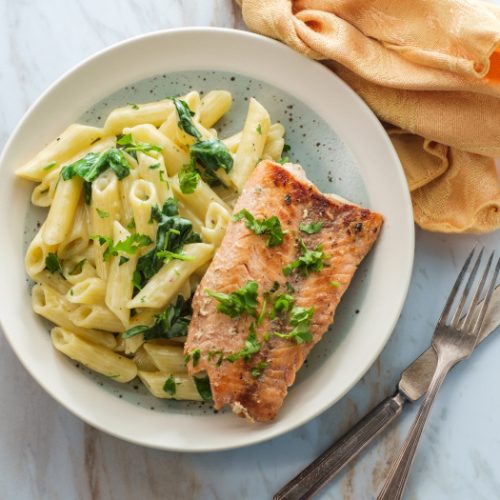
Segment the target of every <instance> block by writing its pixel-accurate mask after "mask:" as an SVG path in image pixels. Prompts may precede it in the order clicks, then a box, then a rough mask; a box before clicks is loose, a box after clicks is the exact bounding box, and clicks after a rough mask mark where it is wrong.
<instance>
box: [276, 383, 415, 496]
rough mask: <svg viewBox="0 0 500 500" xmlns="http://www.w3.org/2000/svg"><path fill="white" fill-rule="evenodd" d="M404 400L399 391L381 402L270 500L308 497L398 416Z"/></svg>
mask: <svg viewBox="0 0 500 500" xmlns="http://www.w3.org/2000/svg"><path fill="white" fill-rule="evenodd" d="M406 401H407V399H406V398H405V396H404V395H403V394H402V393H400V392H397V393H396V394H395V395H394V396H392V397H390V398H387V399H385V400H384V401H382V402H381V403H380V404H379V405H378V406H376V407H375V408H374V409H373V410H372V411H371V412H370V413H369V414H368V415H366V416H365V417H364V418H363V419H361V420H360V421H359V422H358V423H357V424H356V425H355V426H354V427H352V428H351V429H350V430H349V431H348V432H346V433H345V434H344V435H343V436H342V437H341V438H340V439H339V440H338V441H337V442H335V443H334V444H333V445H332V446H330V448H328V449H327V450H326V451H325V452H324V453H323V454H322V455H320V456H319V457H318V458H317V459H316V460H314V462H312V463H311V464H310V465H309V466H307V467H306V468H305V469H304V470H303V471H302V472H300V473H299V474H298V475H297V476H296V477H294V478H293V479H292V480H291V481H290V482H289V483H287V484H286V485H285V486H284V487H283V488H281V490H280V491H278V493H276V494H275V495H274V497H273V500H299V499H306V498H311V496H312V495H314V493H316V492H317V491H318V490H319V489H320V488H321V487H323V486H324V485H325V484H326V483H328V481H330V480H331V479H332V478H333V477H334V476H335V475H336V474H338V473H339V472H340V471H341V470H342V469H343V468H344V467H345V466H346V465H347V464H348V463H349V462H350V461H351V460H353V459H354V458H355V457H356V456H357V455H358V454H359V453H360V452H361V451H362V450H363V449H364V448H365V447H366V446H367V445H368V444H369V443H370V442H371V441H372V440H373V439H374V438H375V436H377V435H378V434H379V433H380V432H381V431H382V430H384V429H385V428H386V427H387V426H388V425H389V424H390V423H391V422H392V421H393V420H395V419H396V418H397V417H398V416H399V415H400V414H401V412H402V411H403V407H404V404H405V403H406Z"/></svg>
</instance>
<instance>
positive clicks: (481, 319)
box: [474, 254, 500, 336]
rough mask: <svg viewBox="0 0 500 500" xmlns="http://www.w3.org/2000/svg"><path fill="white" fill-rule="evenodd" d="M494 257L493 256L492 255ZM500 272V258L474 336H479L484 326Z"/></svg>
mask: <svg viewBox="0 0 500 500" xmlns="http://www.w3.org/2000/svg"><path fill="white" fill-rule="evenodd" d="M492 257H493V254H492ZM499 272H500V258H499V259H498V260H497V265H496V267H495V271H494V273H493V276H492V277H491V281H490V286H489V288H488V292H487V293H486V297H485V298H484V301H483V304H482V306H481V312H480V313H479V316H478V318H477V320H476V324H475V325H474V334H475V335H476V336H477V335H478V333H479V332H480V330H481V327H482V326H483V321H484V318H485V316H486V311H487V309H488V306H489V303H490V301H491V297H492V295H493V290H494V289H495V283H496V281H497V278H498V273H499Z"/></svg>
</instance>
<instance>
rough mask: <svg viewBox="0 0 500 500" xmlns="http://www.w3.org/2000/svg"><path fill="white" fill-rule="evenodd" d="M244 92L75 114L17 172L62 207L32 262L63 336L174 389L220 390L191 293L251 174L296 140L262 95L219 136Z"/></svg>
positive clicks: (82, 357)
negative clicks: (196, 327)
mask: <svg viewBox="0 0 500 500" xmlns="http://www.w3.org/2000/svg"><path fill="white" fill-rule="evenodd" d="M231 104H232V97H231V94H230V93H229V92H227V91H223V90H214V91H211V92H209V93H208V94H206V95H205V96H204V97H203V98H200V94H199V93H198V92H190V93H189V94H187V95H185V96H183V97H180V98H174V97H172V98H167V99H164V100H161V101H158V102H152V103H146V104H139V105H137V104H131V105H127V106H125V107H122V108H118V109H115V110H114V111H112V112H111V113H110V115H109V116H108V118H107V120H106V122H105V124H104V126H103V127H102V128H96V127H91V126H84V125H78V124H74V125H71V126H69V127H68V128H67V129H66V130H65V131H64V132H63V133H62V134H61V135H60V137H58V138H57V139H56V140H55V141H53V142H52V143H51V144H49V145H48V146H46V147H45V148H44V149H43V150H42V151H41V152H40V153H39V154H38V155H36V156H35V158H33V159H32V160H31V161H30V162H28V163H27V164H26V165H24V166H22V167H21V168H19V169H18V170H17V172H16V174H17V175H18V176H20V177H22V178H25V179H28V180H31V181H35V182H38V183H39V184H38V185H37V186H36V187H35V189H34V190H33V194H32V203H33V204H34V205H36V206H39V207H47V208H48V215H47V218H46V220H45V221H44V222H43V224H42V225H41V228H40V230H39V232H38V234H37V235H36V236H35V238H34V239H33V241H32V242H31V244H30V245H29V248H28V250H27V253H26V261H25V262H26V270H27V272H28V275H29V276H30V277H31V278H32V280H33V281H34V282H35V285H34V286H33V289H32V304H33V309H34V311H35V312H36V313H37V314H39V315H41V316H43V317H44V318H46V319H48V320H49V321H51V322H52V323H54V324H55V325H56V326H54V327H53V328H52V330H51V338H52V342H53V344H54V346H55V347H56V349H58V350H59V351H61V352H62V353H64V354H66V355H67V356H69V357H70V358H72V359H73V360H76V361H78V362H80V363H82V364H84V365H85V366H87V367H88V368H90V369H92V370H94V371H96V372H99V373H101V374H103V375H105V376H107V377H110V378H112V379H114V380H116V381H118V382H128V381H130V380H132V379H133V378H135V377H136V376H139V378H140V379H141V380H142V382H143V383H144V384H145V385H146V387H147V388H148V389H149V390H150V392H151V393H152V394H153V395H154V396H156V397H160V398H175V399H191V400H204V399H209V398H210V385H209V382H208V379H207V377H206V375H203V374H202V375H200V376H194V377H191V376H189V375H188V373H187V370H186V366H185V359H184V354H183V342H184V340H185V337H186V333H187V328H188V325H189V322H190V319H191V312H192V311H191V296H192V294H193V293H194V291H195V289H196V287H197V285H198V283H199V282H200V280H201V278H202V277H203V275H204V272H205V271H206V269H207V267H208V265H209V263H210V261H211V259H212V257H213V255H214V252H215V251H216V249H217V248H218V246H219V245H220V243H221V241H222V238H223V236H224V233H225V230H226V228H227V226H228V224H229V222H230V221H231V212H232V209H233V206H234V204H235V202H236V200H237V198H238V195H239V193H240V192H241V190H242V188H243V185H244V184H245V182H246V180H247V179H248V177H249V176H250V174H251V173H252V171H253V169H254V168H255V166H256V165H257V163H258V162H259V161H260V160H261V159H272V160H278V159H280V158H281V155H282V151H283V147H284V139H283V136H284V132H285V130H284V127H283V126H282V125H281V124H278V123H275V124H271V120H270V117H269V113H268V112H267V111H266V109H265V108H264V107H263V106H262V105H261V104H260V103H259V102H257V101H256V100H255V99H253V98H252V99H250V101H249V107H248V113H247V116H246V120H245V123H244V127H243V129H242V131H241V132H239V133H238V134H235V135H233V136H231V137H228V138H225V139H222V140H221V139H219V138H218V137H217V132H216V130H215V129H213V128H212V127H213V125H214V124H215V123H216V122H217V121H218V120H219V119H220V118H221V117H222V116H223V115H224V114H225V113H226V112H227V111H228V110H229V109H230V107H231Z"/></svg>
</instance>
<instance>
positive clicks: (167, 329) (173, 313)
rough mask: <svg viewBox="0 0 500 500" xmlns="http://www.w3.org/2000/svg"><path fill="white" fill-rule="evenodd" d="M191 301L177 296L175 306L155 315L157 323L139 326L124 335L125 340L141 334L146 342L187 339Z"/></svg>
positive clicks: (171, 305)
mask: <svg viewBox="0 0 500 500" xmlns="http://www.w3.org/2000/svg"><path fill="white" fill-rule="evenodd" d="M191 314H192V310H191V301H189V300H188V301H186V300H184V297H182V295H178V296H177V300H176V301H175V304H170V305H169V306H168V307H167V308H166V309H165V310H164V311H163V312H162V313H160V314H156V315H155V322H154V323H153V325H151V326H146V325H137V326H134V327H132V328H130V329H128V330H127V331H125V332H124V333H123V334H122V338H123V339H129V338H131V337H134V336H135V335H139V334H140V333H142V334H144V340H145V341H146V342H147V341H149V340H156V339H173V338H176V337H185V336H186V334H187V329H188V326H189V322H190V321H191Z"/></svg>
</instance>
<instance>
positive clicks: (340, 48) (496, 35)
mask: <svg viewBox="0 0 500 500" xmlns="http://www.w3.org/2000/svg"><path fill="white" fill-rule="evenodd" d="M237 1H238V3H239V4H240V5H241V8H242V12H243V18H244V20H245V23H246V24H247V26H248V27H249V28H250V29H251V30H253V31H255V32H258V33H261V34H263V35H267V36H270V37H272V38H275V39H278V40H281V41H283V42H285V43H286V44H288V45H289V46H290V47H292V48H294V49H295V50H297V51H299V52H301V53H303V54H305V55H307V56H309V57H311V58H314V59H320V60H323V61H325V64H327V65H328V66H329V67H330V68H331V69H332V70H333V71H335V72H336V73H337V74H338V75H339V76H340V77H341V78H342V79H343V80H344V81H346V82H347V83H348V84H349V85H350V86H351V87H352V88H353V89H354V90H355V91H356V92H357V93H358V94H359V95H360V96H361V97H362V98H363V99H364V100H365V102H366V103H367V104H368V105H369V106H370V107H371V108H372V110H373V111H374V112H375V113H376V114H377V116H378V117H379V118H380V119H381V120H382V121H383V123H384V125H385V127H386V130H387V132H388V134H389V136H390V137H391V139H392V142H393V144H394V147H395V148H396V151H397V152H398V154H399V157H400V159H401V163H402V164H403V168H404V170H405V173H406V177H407V180H408V186H409V189H410V191H411V194H412V200H413V210H414V216H415V221H416V222H417V224H419V225H420V226H421V227H423V228H424V229H428V230H432V231H441V232H457V233H458V232H486V231H493V230H495V229H498V228H500V185H499V179H498V174H497V169H496V167H495V162H494V158H495V157H500V51H499V52H497V49H498V46H499V43H500V7H497V6H495V5H491V4H488V3H483V2H479V1H476V2H474V1H472V0H293V1H292V0H237Z"/></svg>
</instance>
